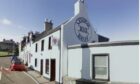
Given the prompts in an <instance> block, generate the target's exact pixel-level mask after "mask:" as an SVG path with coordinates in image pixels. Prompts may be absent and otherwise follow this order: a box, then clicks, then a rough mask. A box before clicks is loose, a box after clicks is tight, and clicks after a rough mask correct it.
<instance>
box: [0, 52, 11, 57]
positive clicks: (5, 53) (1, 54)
mask: <svg viewBox="0 0 140 84" xmlns="http://www.w3.org/2000/svg"><path fill="white" fill-rule="evenodd" d="M9 55H12V53H9V52H7V51H0V56H9Z"/></svg>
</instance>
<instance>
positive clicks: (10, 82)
mask: <svg viewBox="0 0 140 84" xmlns="http://www.w3.org/2000/svg"><path fill="white" fill-rule="evenodd" d="M9 65H10V57H0V66H3V67H7V68H8V67H9ZM0 84H36V83H35V81H34V80H32V79H31V78H30V77H28V76H27V75H26V74H25V73H24V72H18V71H8V72H2V78H1V80H0Z"/></svg>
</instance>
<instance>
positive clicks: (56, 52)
mask: <svg viewBox="0 0 140 84" xmlns="http://www.w3.org/2000/svg"><path fill="white" fill-rule="evenodd" d="M52 36H53V37H55V38H57V39H58V44H56V45H52V49H51V50H49V49H48V42H49V37H52ZM42 40H44V51H41V41H42ZM36 43H37V44H38V48H37V52H35V45H36ZM59 43H60V31H59V30H58V31H56V32H54V33H52V34H50V35H48V36H46V37H44V38H42V39H40V40H39V41H37V42H35V43H33V44H31V46H30V45H29V44H27V45H26V47H25V49H24V51H22V52H20V57H21V58H22V57H23V58H24V57H26V58H27V55H25V54H26V53H27V51H28V52H30V53H32V57H31V62H29V61H28V66H33V68H34V69H35V70H37V71H39V72H40V60H41V59H43V76H45V77H47V78H50V73H51V72H50V70H51V66H49V74H46V73H45V67H46V66H45V62H46V59H49V65H50V62H51V59H55V62H56V75H55V76H56V78H55V79H56V81H57V82H59V57H60V44H59ZM36 58H37V67H35V59H36ZM24 60H25V61H26V59H24Z"/></svg>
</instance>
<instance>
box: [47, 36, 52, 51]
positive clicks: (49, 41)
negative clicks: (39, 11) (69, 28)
mask: <svg viewBox="0 0 140 84" xmlns="http://www.w3.org/2000/svg"><path fill="white" fill-rule="evenodd" d="M51 40H52V37H51V36H50V37H49V39H48V50H51V49H52V41H51Z"/></svg>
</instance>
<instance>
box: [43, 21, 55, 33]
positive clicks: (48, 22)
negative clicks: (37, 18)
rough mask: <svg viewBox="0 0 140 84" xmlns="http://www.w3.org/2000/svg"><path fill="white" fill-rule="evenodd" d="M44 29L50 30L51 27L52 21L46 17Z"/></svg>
mask: <svg viewBox="0 0 140 84" xmlns="http://www.w3.org/2000/svg"><path fill="white" fill-rule="evenodd" d="M44 26H45V31H49V30H51V29H52V28H53V23H52V21H51V20H50V21H48V20H47V19H46V21H45V25H44Z"/></svg>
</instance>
